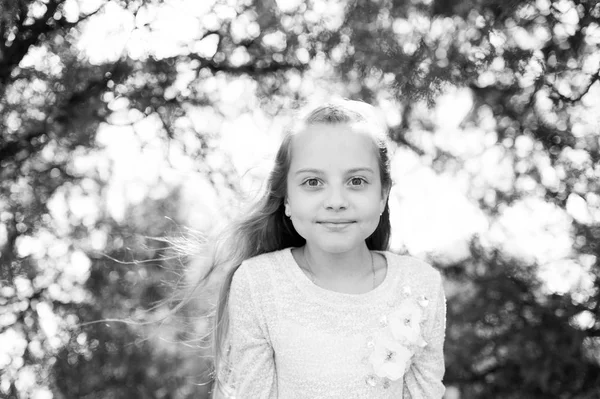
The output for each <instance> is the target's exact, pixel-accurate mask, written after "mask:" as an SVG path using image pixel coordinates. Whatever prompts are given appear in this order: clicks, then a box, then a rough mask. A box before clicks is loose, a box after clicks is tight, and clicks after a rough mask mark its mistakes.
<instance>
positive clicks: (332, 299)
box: [220, 248, 446, 399]
mask: <svg viewBox="0 0 600 399" xmlns="http://www.w3.org/2000/svg"><path fill="white" fill-rule="evenodd" d="M381 253H382V254H383V255H384V256H385V258H386V260H387V264H388V268H387V275H386V277H385V279H384V281H383V282H382V283H381V284H380V285H379V286H377V287H376V288H375V289H373V290H372V291H369V292H367V293H364V294H345V293H339V292H335V291H330V290H327V289H324V288H321V287H319V286H317V285H315V284H314V283H313V282H312V281H311V280H310V279H309V278H308V277H307V276H306V275H305V274H304V272H303V271H302V270H301V269H300V267H299V266H298V264H297V263H296V261H295V259H294V258H293V256H292V253H291V249H290V248H287V249H284V250H281V251H276V252H272V253H268V254H263V255H260V256H257V257H255V258H252V259H248V260H247V261H245V262H243V263H242V265H241V266H240V267H239V269H238V270H237V271H236V272H235V274H234V276H233V280H232V284H231V291H230V294H229V312H230V313H229V318H230V327H229V328H230V330H229V331H230V333H229V336H228V337H229V338H228V339H227V341H226V342H228V344H229V345H228V347H229V354H228V357H227V358H228V361H229V362H230V363H229V364H230V365H231V366H232V368H231V369H230V372H229V373H226V375H223V374H221V373H220V378H224V379H225V381H226V390H228V391H229V392H230V393H229V394H228V395H225V397H230V398H236V399H246V398H248V399H260V398H280V399H288V398H298V399H300V398H307V399H309V398H310V399H316V398H340V399H341V398H344V399H351V398H369V399H370V398H398V399H400V398H403V399H406V398H411V399H420V398H427V399H429V398H431V399H438V398H441V397H442V396H443V394H444V390H445V388H444V385H443V384H442V377H443V375H444V370H445V367H444V354H443V345H444V336H445V325H446V299H445V295H444V291H443V287H442V281H441V276H440V273H439V272H438V271H437V270H435V269H434V268H433V267H431V266H430V265H429V264H427V263H425V262H423V261H420V260H418V259H416V258H413V257H409V256H399V255H395V254H393V253H391V252H387V251H385V252H381ZM417 304H418V305H417ZM407 315H408V316H407ZM419 332H420V334H418V337H417V336H416V335H415V333H419ZM423 340H424V342H423ZM399 343H400V344H399ZM398 345H400V346H398ZM409 356H410V359H409V358H408V357H409Z"/></svg>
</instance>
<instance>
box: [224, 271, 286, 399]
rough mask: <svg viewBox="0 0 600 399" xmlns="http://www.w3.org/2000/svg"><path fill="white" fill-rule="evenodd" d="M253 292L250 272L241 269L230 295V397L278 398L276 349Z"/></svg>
mask: <svg viewBox="0 0 600 399" xmlns="http://www.w3.org/2000/svg"><path fill="white" fill-rule="evenodd" d="M256 299H257V298H256V292H253V289H252V285H251V281H250V279H249V276H248V269H247V268H244V267H242V266H240V268H238V270H237V271H236V272H235V274H234V275H233V279H232V281H231V288H230V291H229V305H228V306H229V331H230V341H229V344H230V347H229V355H228V358H229V362H230V367H231V375H230V379H229V380H230V382H228V388H229V391H230V392H235V394H234V395H231V396H229V397H231V398H236V399H246V398H249V399H255V398H256V399H260V398H265V399H268V398H276V397H277V379H276V375H275V364H274V357H273V356H274V354H273V347H272V345H271V342H270V339H269V335H268V329H267V324H266V321H265V317H264V314H263V313H262V309H261V307H260V306H259V304H258V303H257V300H256Z"/></svg>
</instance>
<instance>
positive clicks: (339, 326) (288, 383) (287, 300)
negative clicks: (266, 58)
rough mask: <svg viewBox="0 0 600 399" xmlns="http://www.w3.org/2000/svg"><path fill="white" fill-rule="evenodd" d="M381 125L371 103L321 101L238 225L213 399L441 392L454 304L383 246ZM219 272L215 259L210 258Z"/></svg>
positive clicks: (430, 275)
mask: <svg viewBox="0 0 600 399" xmlns="http://www.w3.org/2000/svg"><path fill="white" fill-rule="evenodd" d="M391 184H392V182H391V178H390V170H389V155H388V150H387V146H386V131H385V129H384V128H383V127H382V125H380V124H379V123H378V121H377V118H375V113H374V111H373V109H372V107H371V106H369V105H367V104H365V103H361V102H356V101H348V100H344V101H340V102H336V103H331V104H326V105H323V106H320V107H318V108H316V109H314V110H313V111H312V112H310V113H309V114H308V116H306V117H305V118H303V120H302V121H301V123H300V124H299V125H298V126H296V127H295V128H294V129H292V131H291V132H290V133H289V134H288V135H287V136H286V137H285V139H284V141H283V143H282V144H281V147H280V148H279V151H278V153H277V156H276V161H275V165H274V168H273V170H272V172H271V174H270V177H269V179H268V182H267V187H266V192H265V194H264V195H263V197H262V199H261V200H260V201H259V203H258V204H257V205H256V207H255V208H254V210H253V211H252V212H251V213H250V214H248V215H247V216H246V217H245V218H244V219H243V220H242V221H241V222H240V223H239V225H236V226H235V229H234V230H233V236H232V237H231V239H232V240H231V241H229V243H230V244H229V245H230V246H229V247H226V248H222V251H221V253H222V255H221V256H224V258H222V259H220V260H216V261H215V263H214V265H215V266H216V265H223V264H228V265H229V266H230V268H229V270H230V271H229V272H228V274H227V278H226V279H225V283H224V285H223V287H222V290H221V294H220V301H219V307H218V309H217V317H216V323H217V325H216V329H215V331H216V335H215V337H214V341H215V342H214V343H215V349H216V352H215V370H216V372H215V384H214V386H213V398H234V397H235V398H238V399H240V398H243V399H246V398H249V399H258V398H284V399H287V398H310V399H314V398H413V399H414V398H441V397H442V396H443V394H444V385H443V384H442V377H443V375H444V356H443V343H444V333H445V317H446V303H445V296H444V291H443V289H442V283H441V276H440V274H439V272H437V271H436V270H435V269H434V268H432V267H431V266H430V265H428V264H426V263H424V262H422V261H419V260H417V259H415V258H412V257H408V256H398V255H395V254H393V253H391V252H388V251H386V249H387V248H388V241H389V237H390V220H389V208H388V194H389V192H390V187H391ZM213 268H214V266H213Z"/></svg>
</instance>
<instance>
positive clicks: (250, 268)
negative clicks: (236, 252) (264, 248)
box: [236, 249, 286, 276]
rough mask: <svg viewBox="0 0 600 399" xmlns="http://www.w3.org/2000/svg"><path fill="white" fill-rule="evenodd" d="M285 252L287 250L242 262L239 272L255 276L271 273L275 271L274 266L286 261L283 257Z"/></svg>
mask: <svg viewBox="0 0 600 399" xmlns="http://www.w3.org/2000/svg"><path fill="white" fill-rule="evenodd" d="M283 251H286V249H282V250H278V251H273V252H267V253H264V254H260V255H256V256H253V257H251V258H248V259H246V260H244V261H243V262H242V264H241V265H240V266H239V268H238V269H237V270H238V271H239V270H244V273H249V274H251V275H253V276H257V275H258V276H260V275H261V274H265V273H269V272H270V271H272V270H273V269H274V268H273V266H274V265H276V264H279V263H281V262H285V261H286V257H285V256H283ZM236 273H237V271H236Z"/></svg>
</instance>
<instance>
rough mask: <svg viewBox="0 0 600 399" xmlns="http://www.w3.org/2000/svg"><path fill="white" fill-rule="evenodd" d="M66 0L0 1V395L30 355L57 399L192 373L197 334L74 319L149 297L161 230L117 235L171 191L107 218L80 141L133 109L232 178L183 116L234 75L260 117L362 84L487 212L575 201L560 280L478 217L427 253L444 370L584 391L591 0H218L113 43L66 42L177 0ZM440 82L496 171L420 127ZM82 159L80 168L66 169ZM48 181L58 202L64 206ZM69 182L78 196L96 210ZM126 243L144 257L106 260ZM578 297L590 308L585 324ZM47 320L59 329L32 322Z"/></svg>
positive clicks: (86, 143)
mask: <svg viewBox="0 0 600 399" xmlns="http://www.w3.org/2000/svg"><path fill="white" fill-rule="evenodd" d="M84 3H86V2H80V3H78V2H77V1H75V0H72V1H66V0H45V1H33V0H1V1H0V251H1V252H0V254H1V256H0V265H1V270H0V279H1V287H0V306H1V307H2V313H1V314H0V334H1V335H0V337H3V339H4V340H5V341H2V342H26V345H21V344H18V345H17V344H14V347H13V348H11V350H10V351H9V352H10V356H9V357H8V358H4V359H2V358H0V362H3V363H2V364H0V367H1V368H2V369H3V370H5V371H3V374H2V377H0V391H2V393H3V395H4V394H6V395H7V396H8V397H15V398H16V397H29V395H31V394H32V393H31V392H30V391H28V390H27V389H25V388H22V387H21V388H19V378H24V377H23V376H24V375H26V374H27V375H29V374H33V375H34V376H35V378H37V380H36V381H37V382H36V383H37V384H40V385H46V386H48V387H49V389H51V390H52V392H53V393H54V395H55V396H56V397H153V398H154V397H161V398H164V397H169V398H170V397H173V398H179V397H192V396H194V397H195V395H196V396H197V395H200V394H202V392H205V391H206V387H204V388H203V387H198V386H196V385H194V384H198V383H200V382H201V378H195V377H194V376H200V375H201V374H202V371H203V370H205V369H206V363H205V362H203V361H200V360H198V359H199V356H198V353H196V352H193V353H191V352H189V351H187V352H186V351H179V350H175V351H169V350H168V349H165V346H164V345H162V346H161V345H160V344H159V343H157V342H155V341H153V340H152V339H146V335H147V333H148V330H146V329H145V328H142V327H140V326H134V325H116V324H110V325H109V326H108V327H107V326H105V325H103V324H100V325H88V326H85V327H81V325H80V323H84V322H89V321H93V320H98V319H103V318H127V317H129V316H131V315H132V314H135V313H136V309H147V308H149V307H150V306H149V305H150V303H154V302H155V301H157V300H160V299H164V298H165V296H166V295H167V294H166V293H165V292H164V288H162V285H161V284H160V283H159V281H160V280H161V279H167V280H168V279H169V278H172V277H168V273H167V274H165V271H164V269H161V268H160V267H157V266H159V265H164V262H163V259H164V249H163V248H160V247H159V246H152V245H150V246H146V247H144V246H143V245H140V242H139V240H137V239H136V238H135V237H136V235H139V234H142V235H146V236H161V235H164V232H165V231H168V229H169V227H168V225H167V224H166V223H165V219H164V218H163V216H169V217H172V218H173V219H175V220H177V218H178V216H177V215H178V213H177V210H176V209H175V208H176V205H175V204H177V201H178V196H177V192H176V191H172V192H171V193H172V194H166V195H163V196H162V197H161V198H160V199H159V200H156V201H150V200H149V201H145V202H143V203H140V204H138V206H137V207H135V208H129V211H128V212H126V217H125V218H123V219H122V220H116V219H115V218H114V216H113V215H111V213H110V211H109V209H108V207H107V206H106V204H105V199H106V196H107V191H106V188H107V185H108V182H109V181H110V177H111V167H110V166H108V167H106V166H103V165H102V164H97V165H96V164H94V162H95V161H94V160H97V159H98V158H95V157H96V156H97V154H98V153H99V151H101V150H102V148H101V147H100V146H99V144H98V141H97V134H98V131H99V129H100V128H101V127H102V126H107V125H117V124H119V125H127V126H131V127H132V129H134V131H135V132H136V133H137V134H139V135H140V137H143V136H144V132H143V131H139V130H136V129H139V128H138V127H137V126H138V125H137V123H138V122H140V121H148V120H149V121H153V122H152V123H154V124H155V125H158V131H159V132H160V135H161V136H160V137H161V140H163V141H164V145H165V147H168V146H171V145H173V146H174V145H177V144H179V145H181V146H182V147H183V148H184V150H183V152H184V153H185V154H186V155H187V156H189V157H190V158H192V159H195V160H196V164H197V168H198V171H199V172H200V173H203V174H204V175H206V176H207V178H208V179H209V180H210V181H211V182H212V183H213V184H214V185H215V186H216V187H217V188H219V189H220V190H225V189H226V190H233V191H236V190H238V189H239V187H238V182H237V178H236V173H235V170H234V169H233V168H232V167H231V166H229V165H227V164H226V163H225V164H221V165H219V166H218V167H213V166H212V165H211V163H210V162H209V161H208V160H209V159H210V157H211V156H212V155H213V154H215V153H219V152H221V150H220V149H219V146H218V134H215V132H214V131H213V130H211V128H210V127H209V126H208V125H209V124H208V123H202V122H201V123H198V122H195V119H194V118H195V115H197V112H198V111H199V110H201V111H202V110H203V111H206V110H210V112H212V113H213V114H214V115H215V117H216V118H220V119H221V120H226V119H227V118H228V117H230V116H231V106H229V105H227V104H226V102H225V101H224V100H223V97H224V95H223V90H221V89H220V88H221V87H225V86H226V85H228V84H230V83H231V82H236V81H243V82H250V83H251V84H250V87H252V88H253V90H254V92H253V98H255V99H256V102H255V103H253V104H242V105H239V104H238V106H239V107H241V108H248V109H252V108H253V107H257V106H258V107H260V108H261V109H264V110H266V112H267V113H268V114H270V115H275V114H277V112H278V110H280V109H285V108H289V107H291V106H294V105H297V104H299V103H302V102H303V101H305V100H306V98H307V97H310V95H311V91H312V89H314V87H315V86H316V85H321V84H323V85H329V87H332V88H333V89H336V90H338V91H340V93H341V94H343V95H345V96H347V97H350V98H360V99H364V100H366V101H370V102H374V103H377V102H378V101H380V100H381V98H393V99H394V101H395V103H396V104H397V110H398V112H399V114H400V120H399V122H398V123H395V124H392V125H391V126H390V131H391V134H392V138H393V139H394V140H395V141H396V142H397V143H398V144H399V145H401V146H404V147H406V148H408V149H410V150H412V151H414V152H415V153H417V154H419V155H420V156H421V157H422V159H423V160H424V162H426V163H428V164H429V165H430V166H431V167H432V168H433V169H434V170H436V171H444V172H453V171H455V172H457V171H467V174H468V176H469V179H470V187H471V188H470V191H469V196H470V199H471V200H472V201H474V202H476V203H477V204H478V206H479V207H480V209H481V210H482V211H483V212H484V213H485V214H486V216H487V217H488V219H489V221H490V223H494V221H496V220H498V219H499V218H500V217H501V216H502V214H503V212H504V211H505V210H506V209H507V208H509V207H511V206H512V205H514V204H517V203H519V202H520V201H522V200H524V199H526V198H530V197H535V198H540V199H542V200H543V201H545V202H547V203H549V204H553V205H554V206H555V207H556V208H557V209H560V210H563V211H564V212H566V213H568V214H570V215H571V214H573V211H572V209H573V208H572V206H573V204H574V203H577V204H583V206H584V208H585V209H586V210H587V211H586V212H587V213H586V214H585V215H583V216H581V215H579V216H573V218H572V223H571V224H570V227H569V228H570V234H571V236H572V241H573V248H572V253H571V254H570V255H569V257H570V259H571V260H572V261H573V262H574V264H577V265H580V266H581V267H582V268H584V269H585V270H586V271H587V274H588V277H589V281H590V283H589V284H588V285H586V286H585V287H580V289H578V290H574V291H571V292H565V293H549V292H547V290H545V289H544V287H543V283H542V282H541V281H540V279H539V275H538V273H537V271H538V269H537V266H539V265H536V264H535V262H531V261H530V260H528V259H521V258H518V257H514V256H510V255H508V254H507V253H506V252H505V251H503V249H502V248H501V247H499V246H496V247H495V246H494V245H490V244H489V243H487V242H486V240H485V239H484V238H483V237H473V240H472V242H471V247H470V256H469V257H468V258H467V259H463V260H461V261H460V262H456V263H452V262H449V261H445V260H444V259H438V260H436V261H437V262H438V266H439V267H440V268H441V269H442V270H443V271H444V274H445V276H446V279H447V281H448V282H449V286H451V287H460V289H459V290H458V292H459V294H455V295H450V296H449V319H448V321H449V324H448V332H447V334H448V338H447V347H446V355H447V363H448V364H447V374H446V377H445V383H446V385H447V386H451V387H456V388H457V389H458V390H459V391H460V393H461V395H462V396H461V397H465V398H478V397H496V398H522V397H528V398H547V397H557V398H571V397H573V398H591V397H595V396H597V395H599V394H600V391H598V388H597V387H598V386H600V381H599V380H598V378H599V377H598V376H599V375H600V372H599V371H600V370H599V368H600V362H599V359H600V352H599V351H600V341H599V336H600V323H599V322H598V321H597V319H598V316H599V315H600V314H599V313H600V311H599V306H600V304H599V301H598V296H599V295H600V293H599V284H600V279H599V273H600V267H599V264H598V262H599V260H598V259H599V257H600V253H599V251H600V249H599V246H598V242H600V196H599V195H598V192H600V186H599V185H600V183H599V182H600V166H599V165H600V153H599V152H600V136H599V125H600V119H598V117H597V115H598V114H597V113H594V110H595V112H598V98H599V97H600V85H599V84H598V81H599V80H600V59H599V57H598V54H599V51H598V50H599V48H598V47H599V45H600V26H599V22H598V21H599V20H600V4H599V3H598V2H597V1H592V0H561V1H545V0H538V1H536V2H531V1H524V0H511V1H499V0H477V1H475V0H473V1H456V0H453V1H439V0H433V1H431V0H430V1H418V0H412V1H395V0H374V1H358V0H355V1H350V2H342V1H338V2H336V1H331V2H323V1H316V0H303V1H289V2H278V1H275V0H261V1H259V0H254V1H253V0H245V1H229V2H228V1H224V0H217V1H214V2H213V3H211V4H210V5H209V7H207V9H208V11H207V12H206V13H205V14H204V15H202V16H199V17H198V18H199V21H198V25H197V29H196V32H195V34H194V35H192V37H190V38H189V40H188V41H187V42H186V43H183V44H181V45H180V46H178V47H177V48H174V49H171V51H170V52H167V53H166V54H164V53H158V52H156V51H154V50H152V47H151V46H148V48H147V49H144V50H143V51H138V52H137V53H136V52H134V51H132V48H131V47H127V46H125V49H124V50H123V52H122V54H120V55H118V56H116V57H113V58H112V59H111V58H110V57H107V59H105V60H104V61H102V62H98V61H94V60H91V59H90V58H89V57H87V56H86V54H85V52H84V51H82V50H80V49H79V48H78V46H77V44H78V42H79V41H80V40H81V38H82V36H83V34H84V32H85V29H86V26H88V25H87V24H88V23H91V22H92V21H94V19H96V18H101V17H102V16H103V15H106V13H108V11H107V10H109V9H112V10H115V9H118V10H120V12H123V13H124V14H127V15H129V16H130V20H131V21H133V22H132V28H131V30H132V32H130V33H131V35H132V36H133V35H134V34H140V35H141V34H148V35H151V34H153V33H154V30H155V29H157V27H156V26H155V25H153V24H152V20H151V18H149V17H148V15H152V10H156V9H158V10H164V8H161V7H174V4H175V3H171V2H162V1H158V0H149V1H143V0H137V1H129V0H123V1H100V2H98V4H97V6H98V8H94V9H86V8H85V6H86V5H85V4H84ZM88 4H89V3H88ZM111 7H112V8H111ZM454 87H457V88H461V89H464V90H467V91H468V93H469V94H470V96H471V98H472V101H473V106H472V109H471V111H470V112H469V114H468V115H467V116H466V117H465V118H464V120H463V121H462V123H461V125H460V126H459V129H461V130H462V131H468V130H470V129H471V130H474V129H479V130H481V134H487V135H488V136H489V137H492V140H491V141H490V140H488V144H487V147H486V149H484V150H482V152H485V151H492V150H493V151H495V152H496V153H499V154H500V158H499V162H500V163H502V165H506V164H508V165H509V170H510V173H509V174H508V176H506V180H507V181H508V182H509V183H508V184H503V185H498V184H494V183H493V182H491V181H487V180H485V179H482V178H481V174H480V170H478V168H477V167H473V166H472V165H473V160H472V159H469V157H468V156H465V155H464V154H462V153H458V152H456V151H453V150H452V149H451V148H448V147H445V146H444V145H441V144H434V145H433V146H431V145H428V144H427V143H426V140H425V139H429V140H431V141H432V142H434V143H435V140H433V139H432V138H433V137H435V136H436V134H438V132H439V131H440V130H441V129H443V128H444V127H443V126H438V125H436V122H435V121H434V120H433V118H432V117H431V115H430V113H428V112H423V109H424V108H423V103H425V104H428V105H429V106H432V105H434V104H435V103H436V100H437V98H438V96H439V95H440V94H443V93H444V92H445V91H447V90H451V89H452V88H454ZM118 104H121V105H120V106H119V105H118ZM123 104H125V105H123ZM217 133H218V132H217ZM190 137H191V138H192V140H191V141H190ZM486 137H487V136H486ZM191 142H193V144H190V143H191ZM182 143H185V144H182ZM479 155H481V154H479ZM86 157H88V158H87V159H90V160H91V161H90V162H91V164H92V166H90V167H87V168H82V167H81V166H80V165H79V164H78V162H79V161H78V160H81V159H85V158H86ZM502 165H500V164H499V165H498V168H499V169H500V168H502ZM222 176H225V178H224V179H223V178H222ZM57 198H60V199H63V201H64V202H65V203H67V204H70V208H68V209H66V210H65V211H64V215H63V216H61V217H58V216H57V213H56V210H55V208H54V207H53V204H54V203H55V201H56V199H57ZM75 198H85V199H87V200H89V201H92V202H93V203H95V204H96V206H97V208H98V209H97V212H95V214H94V216H93V217H90V216H89V215H88V216H86V215H84V214H83V213H82V212H81V211H80V209H78V207H79V206H80V205H78V203H77V202H76V201H75V200H74V199H75ZM174 207H175V208H174ZM135 209H145V210H146V211H144V212H142V213H141V214H140V213H136V212H135ZM586 215H587V216H586ZM124 220H127V222H125V221H124ZM180 222H181V223H182V224H185V221H180ZM93 237H96V239H93ZM98 237H100V238H99V239H98ZM98 240H99V241H100V242H101V245H100V244H97V241H98ZM98 245H100V247H98ZM99 252H101V253H103V254H104V255H108V256H109V257H106V256H99V255H98V253H99ZM126 259H136V260H138V261H139V260H156V261H155V262H149V263H147V264H146V263H144V264H143V265H142V264H139V263H138V264H136V265H135V266H134V267H133V266H131V265H130V266H127V265H123V264H122V263H119V262H118V261H115V260H121V261H123V260H126ZM66 264H74V265H75V266H74V267H75V269H78V268H79V269H81V270H83V271H82V272H80V273H79V274H78V273H75V272H73V270H70V269H69V268H67V267H65V265H66ZM85 265H88V266H85ZM49 315H50V316H49ZM582 315H584V316H586V317H588V319H590V315H591V322H589V323H588V324H587V325H582V324H581V322H580V321H578V320H581V317H582ZM49 319H52V320H55V321H54V324H55V325H56V327H55V329H56V330H57V331H58V332H56V333H54V334H52V333H51V332H49V330H48V328H49V327H48V322H47V320H49ZM45 320H46V321H45ZM164 333H165V334H166V335H168V334H169V333H167V332H164ZM17 338H18V339H17ZM10 339H12V341H9V340H10ZM174 346H175V347H177V345H175V344H174ZM28 373H29V374H28Z"/></svg>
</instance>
